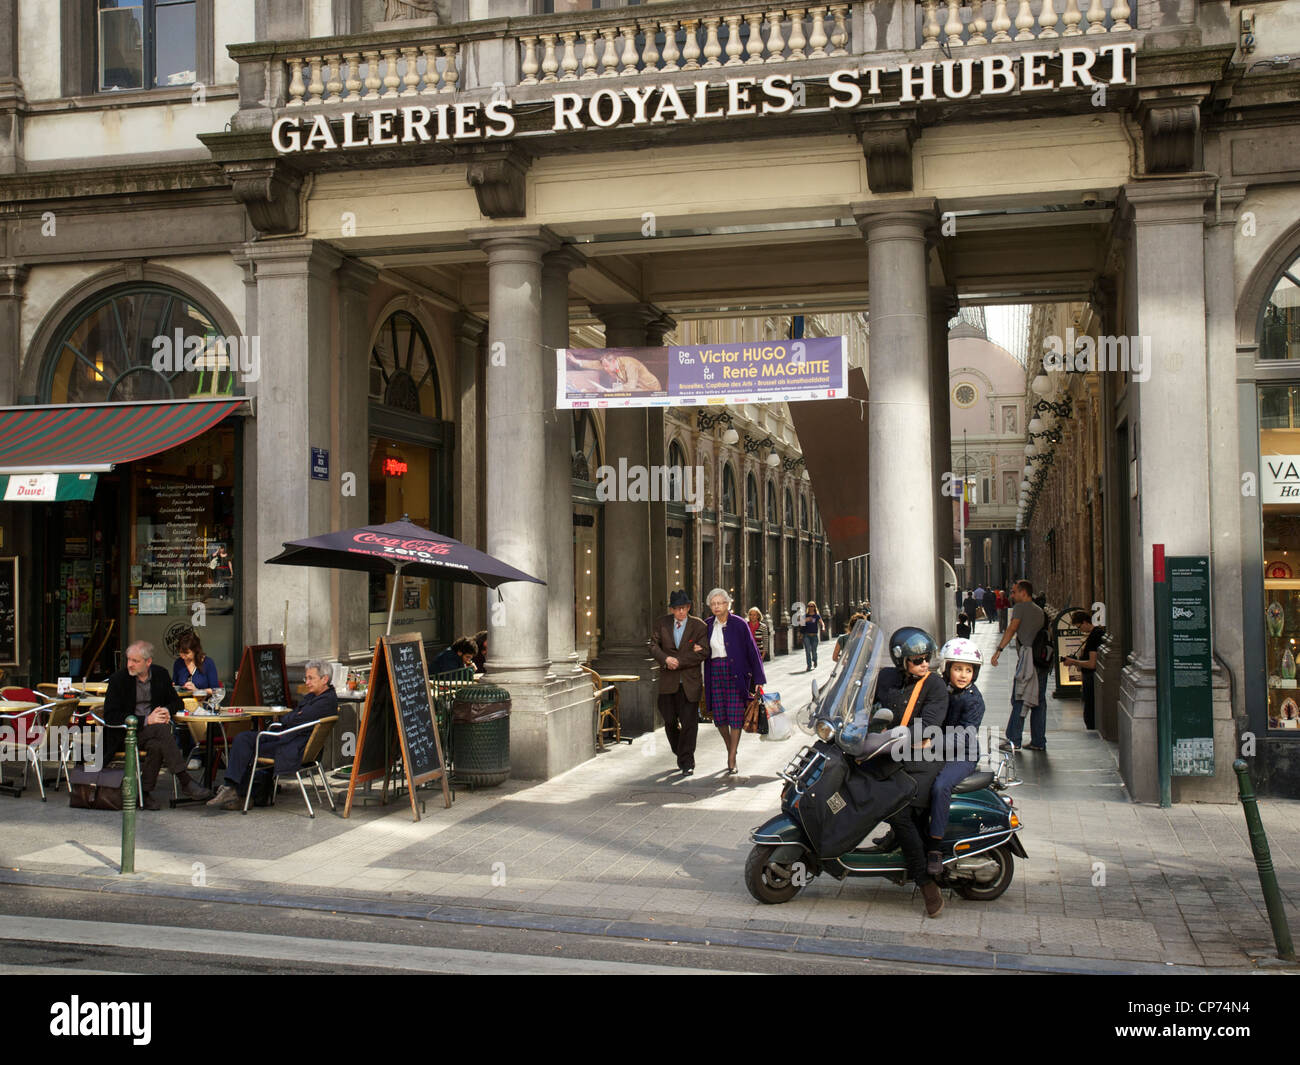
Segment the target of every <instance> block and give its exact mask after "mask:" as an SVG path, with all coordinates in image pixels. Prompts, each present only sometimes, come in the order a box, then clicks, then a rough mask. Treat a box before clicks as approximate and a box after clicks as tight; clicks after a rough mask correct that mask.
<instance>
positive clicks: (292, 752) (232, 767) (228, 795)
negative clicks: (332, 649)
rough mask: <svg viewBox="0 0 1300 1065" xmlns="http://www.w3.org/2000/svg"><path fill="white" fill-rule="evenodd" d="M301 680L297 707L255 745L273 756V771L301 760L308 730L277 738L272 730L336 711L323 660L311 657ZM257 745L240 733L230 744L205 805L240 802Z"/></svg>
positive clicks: (287, 768) (254, 738)
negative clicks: (220, 776)
mask: <svg viewBox="0 0 1300 1065" xmlns="http://www.w3.org/2000/svg"><path fill="white" fill-rule="evenodd" d="M302 682H303V684H304V685H305V686H306V688H307V694H306V695H304V696H303V698H302V701H301V702H300V703H299V704H298V709H296V710H294V711H292V712H291V713H288V714H285V715H284V717H282V718H281V719H280V720H279V721H277V722H276V723H275V724H274V725H272V726H271V727H270V729H268V730H267V731H268V732H270V733H271V735H263V736H262V744H261V746H260V747H258V748H257V753H258V757H259V758H274V759H275V771H276V772H277V773H281V772H292V771H293V770H294V769H296V768H297V767H298V764H299V762H301V761H302V752H303V751H304V750H305V749H306V747H307V740H308V739H309V738H310V737H311V733H312V730H311V729H309V728H305V729H302V730H300V731H298V732H295V733H293V735H291V736H284V737H282V738H281V737H277V736H275V732H276V731H280V732H283V731H286V730H288V729H291V728H293V727H294V726H295V725H305V724H308V723H309V722H313V721H319V720H320V719H321V718H323V717H333V716H334V715H335V714H337V713H338V706H339V700H338V696H337V695H336V694H335V692H334V685H333V684H332V683H331V682H330V669H329V666H327V665H326V664H325V663H324V662H321V661H319V660H317V659H312V660H311V661H310V662H308V663H307V665H306V667H305V668H304V670H303V676H302ZM256 746H257V734H256V733H253V732H241V733H240V734H239V735H238V736H236V737H235V740H234V742H233V743H232V744H231V746H230V758H229V760H228V761H227V762H226V779H225V783H224V784H222V785H221V787H220V788H219V789H218V791H217V793H216V795H214V796H213V797H212V801H211V802H209V803H208V805H209V806H215V807H218V808H220V809H222V810H238V809H240V808H241V807H242V806H243V805H244V798H243V797H244V794H245V793H246V792H247V790H248V784H249V778H250V776H251V775H252V772H253V769H254V766H253V750H254V748H255V747H256Z"/></svg>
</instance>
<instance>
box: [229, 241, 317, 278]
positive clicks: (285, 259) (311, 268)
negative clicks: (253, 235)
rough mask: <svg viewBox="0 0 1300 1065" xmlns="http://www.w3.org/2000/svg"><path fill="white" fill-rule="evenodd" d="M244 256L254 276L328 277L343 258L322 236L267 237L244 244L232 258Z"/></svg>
mask: <svg viewBox="0 0 1300 1065" xmlns="http://www.w3.org/2000/svg"><path fill="white" fill-rule="evenodd" d="M245 259H246V260H247V261H248V262H250V263H251V264H252V267H253V270H254V271H255V276H257V277H258V278H264V277H294V276H298V275H310V276H312V277H317V278H321V277H328V276H329V275H330V274H332V273H333V272H334V271H335V270H337V269H338V268H339V265H340V264H341V263H342V262H343V253H342V252H340V251H339V250H338V249H337V248H335V247H333V246H331V245H329V244H326V243H325V242H324V241H322V240H309V239H306V238H300V239H297V240H271V241H265V242H263V241H253V242H250V243H248V244H245V245H244V246H243V249H242V253H236V262H241V263H242V261H243V260H245Z"/></svg>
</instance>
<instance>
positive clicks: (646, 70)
mask: <svg viewBox="0 0 1300 1065" xmlns="http://www.w3.org/2000/svg"><path fill="white" fill-rule="evenodd" d="M641 32H642V33H644V34H645V47H644V48H642V49H641V68H642V73H643V74H652V73H654V71H656V70H658V69H659V42H658V41H656V40H655V36H656V35H657V34H658V32H659V27H658V26H656V25H655V24H654V23H653V22H643V23H641Z"/></svg>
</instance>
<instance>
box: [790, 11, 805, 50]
mask: <svg viewBox="0 0 1300 1065" xmlns="http://www.w3.org/2000/svg"><path fill="white" fill-rule="evenodd" d="M789 14H790V62H792V63H796V62H798V61H799V60H801V59H806V58H807V56H805V55H804V46H805V45H807V43H808V38H807V37H805V36H804V35H803V14H804V9H803V8H801V7H796V8H794V9H792V10H791V11H790V12H789Z"/></svg>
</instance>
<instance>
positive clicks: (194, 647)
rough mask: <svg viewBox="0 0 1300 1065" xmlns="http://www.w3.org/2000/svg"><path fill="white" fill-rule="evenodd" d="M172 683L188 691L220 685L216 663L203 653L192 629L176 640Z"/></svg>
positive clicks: (196, 635) (209, 688)
mask: <svg viewBox="0 0 1300 1065" xmlns="http://www.w3.org/2000/svg"><path fill="white" fill-rule="evenodd" d="M172 683H173V684H175V685H176V687H178V688H186V689H188V690H189V691H194V690H196V689H198V690H211V689H212V688H219V687H221V682H220V681H219V680H218V679H217V664H216V662H214V661H213V660H212V659H211V658H209V657H208V656H207V655H205V654H204V653H203V644H202V643H201V642H200V641H199V637H198V634H197V633H195V632H194V631H193V630H192V629H191V630H190V631H189V632H186V633H184V634H182V636H181V638H180V639H179V640H177V641H176V661H175V662H173V663H172Z"/></svg>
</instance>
